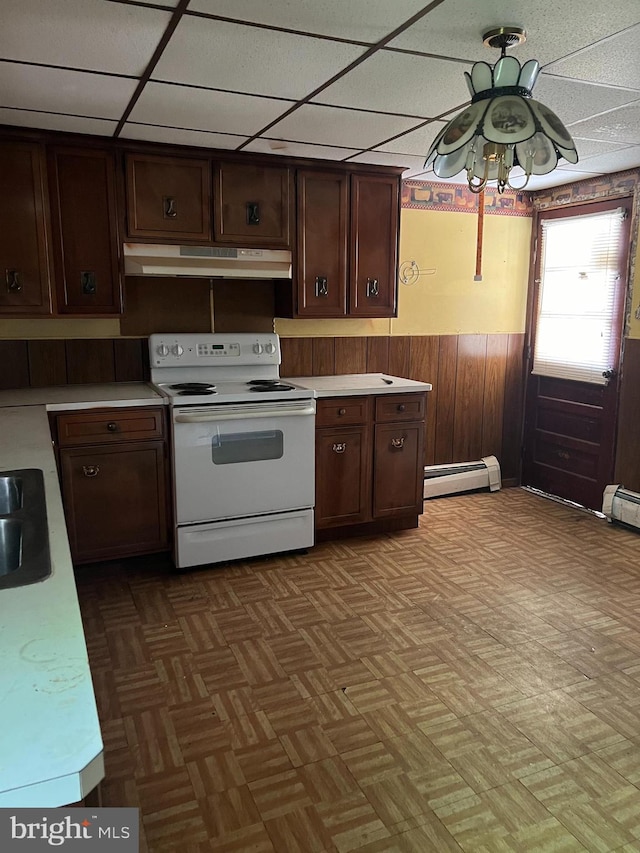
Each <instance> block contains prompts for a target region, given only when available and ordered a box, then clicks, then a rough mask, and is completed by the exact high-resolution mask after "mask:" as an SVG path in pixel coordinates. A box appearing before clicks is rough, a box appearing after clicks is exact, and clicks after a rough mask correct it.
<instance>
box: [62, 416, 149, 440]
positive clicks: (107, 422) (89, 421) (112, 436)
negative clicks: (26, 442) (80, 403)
mask: <svg viewBox="0 0 640 853" xmlns="http://www.w3.org/2000/svg"><path fill="white" fill-rule="evenodd" d="M57 426H58V444H59V445H60V447H72V446H78V445H84V444H108V443H111V442H118V441H143V440H146V439H150V438H162V437H163V436H164V426H163V417H162V409H152V408H149V409H147V408H141V409H117V408H114V409H110V410H109V411H108V412H106V411H104V410H103V411H95V410H94V411H87V412H74V413H73V414H68V415H58V418H57Z"/></svg>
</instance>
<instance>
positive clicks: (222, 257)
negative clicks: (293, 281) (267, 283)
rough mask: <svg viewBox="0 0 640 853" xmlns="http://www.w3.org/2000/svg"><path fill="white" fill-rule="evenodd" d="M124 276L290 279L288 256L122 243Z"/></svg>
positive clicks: (262, 251) (273, 252) (279, 251)
mask: <svg viewBox="0 0 640 853" xmlns="http://www.w3.org/2000/svg"><path fill="white" fill-rule="evenodd" d="M124 272H125V275H159V276H179V277H182V278H258V279H261V278H262V279H273V278H291V252H289V251H288V250H283V249H277V250H276V249H227V248H219V247H214V246H158V245H152V244H151V243H125V244H124Z"/></svg>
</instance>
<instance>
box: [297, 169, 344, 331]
mask: <svg viewBox="0 0 640 853" xmlns="http://www.w3.org/2000/svg"><path fill="white" fill-rule="evenodd" d="M297 181H298V183H297V199H298V235H297V263H296V267H297V289H298V293H297V296H298V299H297V312H296V313H297V316H299V317H344V316H345V314H346V313H347V229H348V224H349V223H348V208H347V198H348V177H347V175H345V174H344V173H334V172H311V171H309V172H304V171H303V172H298V176H297Z"/></svg>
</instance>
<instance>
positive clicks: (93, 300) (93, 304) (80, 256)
mask: <svg viewBox="0 0 640 853" xmlns="http://www.w3.org/2000/svg"><path fill="white" fill-rule="evenodd" d="M49 189H50V198H51V226H52V233H53V255H54V264H55V282H56V303H57V312H58V313H59V314H76V315H83V314H118V313H119V312H120V311H121V310H122V300H121V292H122V291H121V285H120V272H119V266H118V228H117V211H116V161H115V157H114V154H113V153H112V152H110V151H103V150H99V149H92V148H67V147H55V148H52V149H51V150H50V151H49Z"/></svg>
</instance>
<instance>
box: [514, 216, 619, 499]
mask: <svg viewBox="0 0 640 853" xmlns="http://www.w3.org/2000/svg"><path fill="white" fill-rule="evenodd" d="M617 208H622V209H623V210H624V211H625V214H626V219H624V220H623V223H622V228H621V234H620V240H619V246H618V254H617V257H616V258H615V259H614V260H616V261H617V270H618V275H619V278H618V280H617V284H616V285H615V291H614V298H613V301H612V303H611V306H610V308H611V320H610V322H611V332H612V344H611V357H610V359H609V361H608V362H607V365H606V369H605V370H604V373H609V379H608V381H607V382H606V384H599V383H598V382H594V381H589V382H585V381H580V380H577V379H568V378H563V377H557V376H549V375H541V374H536V373H534V372H533V356H534V353H535V346H536V336H540V335H541V332H540V323H539V312H538V301H539V291H540V287H541V286H544V283H543V281H542V279H543V278H544V269H545V267H544V259H543V257H542V255H543V252H542V251H541V252H538V254H537V257H536V259H535V264H534V285H533V289H532V298H531V300H530V302H531V306H532V307H531V310H530V319H529V324H528V325H529V330H528V334H529V341H530V346H529V358H528V378H527V385H526V404H525V424H524V437H523V470H522V483H523V485H526V486H532V487H534V488H537V489H541V490H542V491H544V492H548V493H550V494H553V495H557V496H559V497H562V498H565V499H567V500H570V501H574V502H575V503H578V504H581V505H583V506H586V507H588V508H590V509H595V510H600V509H601V508H602V493H603V491H604V487H605V486H606V485H607V484H608V483H611V482H612V481H613V473H614V456H615V434H616V421H617V412H618V395H619V375H620V370H619V367H620V364H619V362H620V341H621V335H622V328H623V321H624V306H625V298H626V291H627V284H628V258H629V224H630V220H631V200H630V199H614V200H611V201H606V202H598V203H592V204H588V205H580V206H578V207H574V208H571V209H569V210H554V211H548V212H544V213H542V214H540V216H539V221H538V226H537V229H538V236H537V245H538V246H540V245H541V236H542V235H541V228H542V222H543V221H544V220H545V218H546V219H549V220H553V219H560V218H561V217H570V216H574V217H577V216H580V215H584V214H596V213H599V212H606V211H612V210H615V209H617ZM585 245H587V246H588V245H589V241H588V240H587V241H585ZM578 275H579V276H580V275H582V276H584V278H585V284H587V283H588V275H587V274H586V273H578ZM576 303H577V304H578V306H579V300H576ZM588 307H589V306H588V304H587V302H586V300H585V316H587V313H586V312H587V310H588ZM577 322H579V319H578V321H577Z"/></svg>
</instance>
